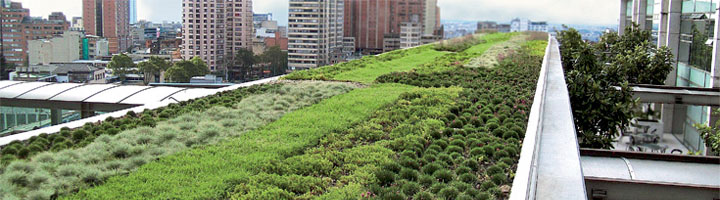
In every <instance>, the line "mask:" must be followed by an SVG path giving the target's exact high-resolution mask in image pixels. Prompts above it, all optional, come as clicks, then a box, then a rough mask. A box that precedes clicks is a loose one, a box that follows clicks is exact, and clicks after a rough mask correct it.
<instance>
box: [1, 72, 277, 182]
mask: <svg viewBox="0 0 720 200" xmlns="http://www.w3.org/2000/svg"><path fill="white" fill-rule="evenodd" d="M278 86H279V85H260V86H253V87H249V88H241V89H238V90H233V91H226V92H222V93H219V94H216V95H212V96H209V97H205V98H201V99H197V100H190V101H186V102H182V103H177V104H170V105H169V106H167V107H163V108H158V109H154V110H146V111H144V112H142V113H139V114H138V113H134V112H128V114H127V115H125V116H124V117H121V118H117V119H114V118H107V119H106V120H105V121H103V122H100V123H87V124H85V125H84V126H82V127H81V128H76V129H72V130H71V129H68V128H63V129H62V130H61V131H60V132H59V133H54V134H41V135H39V136H35V137H32V138H30V139H28V140H25V141H14V142H11V143H9V144H8V145H5V146H3V147H0V169H2V168H4V166H7V164H9V163H10V162H12V161H14V160H18V159H23V160H24V159H28V158H31V157H32V156H33V155H36V154H40V153H43V152H48V151H50V152H58V151H61V150H64V149H73V148H81V147H84V146H87V145H88V144H90V143H92V142H93V141H95V138H97V137H100V136H103V135H115V134H118V133H120V132H121V131H124V130H129V129H133V128H137V127H154V126H155V125H156V124H157V123H159V122H161V121H166V120H168V119H171V118H174V117H176V116H179V115H182V114H184V113H189V112H199V111H204V110H207V109H209V108H211V107H213V106H224V107H230V106H232V105H234V102H238V101H240V100H242V99H243V98H244V97H246V96H248V95H252V94H259V93H264V92H265V91H267V90H271V89H276V88H277V87H278ZM0 171H2V170H0Z"/></svg>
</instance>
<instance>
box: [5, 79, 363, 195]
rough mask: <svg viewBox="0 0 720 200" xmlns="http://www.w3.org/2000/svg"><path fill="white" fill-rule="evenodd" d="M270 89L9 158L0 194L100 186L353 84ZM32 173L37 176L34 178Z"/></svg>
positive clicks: (304, 84)
mask: <svg viewBox="0 0 720 200" xmlns="http://www.w3.org/2000/svg"><path fill="white" fill-rule="evenodd" d="M273 87H274V89H269V90H267V91H266V92H265V93H263V94H256V95H250V96H248V97H246V98H244V99H243V100H241V101H239V102H237V103H234V104H232V105H231V106H229V107H226V106H215V107H211V108H209V109H207V110H205V111H192V112H189V113H186V114H183V115H180V116H178V117H176V118H173V119H169V120H166V121H164V122H160V123H157V124H156V125H154V126H153V127H150V126H145V127H139V128H134V129H128V130H126V131H121V132H120V133H118V134H116V135H109V134H105V135H101V136H99V137H97V138H96V139H95V140H94V141H93V142H91V143H90V144H88V145H87V146H85V147H83V148H77V149H67V150H63V151H59V152H45V153H40V154H38V155H36V156H33V157H32V158H31V159H30V160H29V161H16V162H12V163H11V164H10V165H8V166H7V168H5V169H4V171H3V173H2V175H0V186H1V188H2V189H0V195H1V196H2V197H3V199H8V198H9V199H12V198H29V197H31V196H33V195H37V194H38V193H39V192H43V194H44V195H45V196H44V197H51V196H56V195H63V194H68V193H71V192H74V191H77V190H79V189H84V188H87V187H92V186H96V185H100V184H102V183H104V182H105V181H106V180H107V179H108V177H112V176H116V175H123V174H128V173H130V172H132V171H135V170H136V169H137V168H139V167H141V166H143V165H145V164H147V163H150V162H152V161H154V160H157V159H158V158H161V157H164V156H167V155H172V154H174V153H176V152H181V151H183V150H186V149H190V148H194V147H200V146H203V145H208V144H215V143H218V142H221V141H224V140H226V139H228V138H235V137H239V136H241V135H242V134H244V133H246V132H248V131H251V130H253V129H256V128H258V127H261V126H263V125H265V124H268V123H270V122H272V121H274V120H277V119H278V118H280V117H281V116H283V115H284V114H285V113H287V112H290V111H293V110H297V109H299V108H303V107H305V106H308V105H312V104H315V103H317V102H320V101H321V100H322V99H325V98H329V97H331V96H334V95H337V94H342V93H346V92H347V91H349V90H351V89H353V88H354V86H352V85H350V84H346V83H315V82H297V83H292V84H276V85H275V86H273ZM201 101H202V100H201ZM35 177H39V178H38V179H42V180H37V181H33V179H35Z"/></svg>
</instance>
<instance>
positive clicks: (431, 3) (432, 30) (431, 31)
mask: <svg viewBox="0 0 720 200" xmlns="http://www.w3.org/2000/svg"><path fill="white" fill-rule="evenodd" d="M437 2H438V0H425V2H424V3H425V9H424V11H425V15H424V16H423V17H424V23H423V35H425V36H429V35H437V34H436V31H437V30H438V29H440V27H441V26H442V24H441V22H440V7H438V5H437Z"/></svg>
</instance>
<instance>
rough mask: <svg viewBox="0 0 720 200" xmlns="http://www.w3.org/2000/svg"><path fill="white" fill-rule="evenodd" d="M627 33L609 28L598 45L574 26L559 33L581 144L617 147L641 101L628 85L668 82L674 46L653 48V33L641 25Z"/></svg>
mask: <svg viewBox="0 0 720 200" xmlns="http://www.w3.org/2000/svg"><path fill="white" fill-rule="evenodd" d="M625 32H626V33H625V34H624V35H622V36H619V35H617V33H607V34H605V35H603V36H602V37H601V40H600V42H599V43H598V44H595V45H590V44H588V43H586V42H584V41H583V40H582V37H581V35H580V33H579V32H578V31H577V30H575V29H572V28H570V29H568V30H565V31H561V32H560V33H558V40H559V41H560V43H561V49H560V50H561V51H560V52H561V56H562V61H563V68H564V69H565V72H566V79H567V84H568V91H569V93H570V102H571V104H572V107H573V117H574V120H575V126H576V129H577V134H578V139H579V142H580V145H581V146H582V147H589V148H604V149H611V148H613V146H612V142H613V141H614V139H615V137H616V136H617V135H619V134H620V132H619V130H620V129H619V128H621V127H624V126H626V125H628V124H629V122H630V120H631V119H632V118H633V112H632V108H633V107H634V106H635V105H636V100H634V99H633V98H632V89H631V88H630V87H629V84H663V82H664V81H665V78H666V77H667V74H668V73H669V72H670V71H671V70H672V67H673V66H672V64H673V63H672V60H673V56H672V54H671V53H670V50H669V49H668V48H667V47H661V48H655V47H653V45H652V44H651V43H650V42H649V41H648V40H649V38H650V32H648V31H644V30H640V29H638V28H637V26H633V27H629V28H627V29H626V31H625Z"/></svg>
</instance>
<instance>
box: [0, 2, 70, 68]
mask: <svg viewBox="0 0 720 200" xmlns="http://www.w3.org/2000/svg"><path fill="white" fill-rule="evenodd" d="M0 17H2V27H0V44H2V45H0V47H1V50H2V55H3V56H4V57H5V59H6V62H8V63H11V64H15V65H20V66H22V65H26V64H27V62H28V60H27V57H28V54H27V51H28V40H35V39H43V38H49V37H52V36H55V35H60V34H63V33H64V32H65V31H67V30H68V28H69V27H70V23H69V22H68V21H66V19H65V15H64V14H62V13H52V14H51V15H50V16H49V17H48V19H42V18H39V17H30V10H29V9H26V8H23V7H22V3H19V2H11V1H8V0H0Z"/></svg>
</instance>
